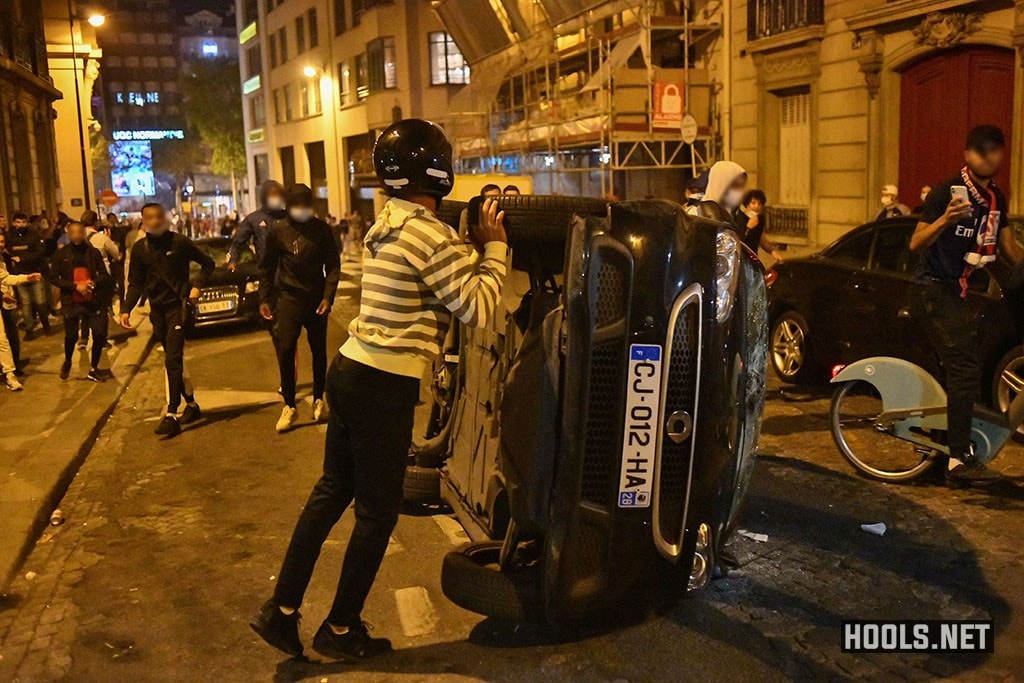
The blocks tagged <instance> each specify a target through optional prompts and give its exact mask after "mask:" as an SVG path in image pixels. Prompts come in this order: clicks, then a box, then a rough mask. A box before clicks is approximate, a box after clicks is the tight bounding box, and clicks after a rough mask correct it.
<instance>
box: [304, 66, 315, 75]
mask: <svg viewBox="0 0 1024 683" xmlns="http://www.w3.org/2000/svg"><path fill="white" fill-rule="evenodd" d="M316 72H317V68H316V67H315V66H311V65H306V66H304V67H302V75H303V76H305V77H306V78H313V77H315V76H316Z"/></svg>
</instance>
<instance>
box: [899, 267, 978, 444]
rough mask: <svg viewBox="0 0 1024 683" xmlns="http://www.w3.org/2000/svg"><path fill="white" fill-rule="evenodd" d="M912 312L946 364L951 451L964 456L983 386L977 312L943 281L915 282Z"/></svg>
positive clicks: (912, 288)
mask: <svg viewBox="0 0 1024 683" xmlns="http://www.w3.org/2000/svg"><path fill="white" fill-rule="evenodd" d="M910 311H911V315H913V317H914V319H915V320H918V321H920V323H921V325H923V326H924V331H925V334H927V335H928V340H929V341H930V342H931V344H932V347H933V348H934V349H935V353H936V354H938V356H939V362H940V363H941V364H942V370H943V373H944V374H945V380H946V381H945V385H946V404H947V405H946V416H947V417H946V419H947V423H948V426H947V429H948V438H949V454H950V457H953V458H957V459H962V458H963V456H964V455H965V454H966V453H968V451H969V449H970V443H971V419H972V417H973V414H974V401H975V399H976V398H977V397H978V388H979V387H980V386H981V367H980V365H979V363H978V329H977V312H976V310H975V309H972V308H971V306H970V304H969V303H968V302H967V300H966V299H961V298H960V296H959V295H958V294H957V293H956V292H955V291H954V290H953V289H952V288H951V287H947V286H945V285H942V284H939V283H935V284H930V285H918V284H915V285H913V286H912V287H911V288H910Z"/></svg>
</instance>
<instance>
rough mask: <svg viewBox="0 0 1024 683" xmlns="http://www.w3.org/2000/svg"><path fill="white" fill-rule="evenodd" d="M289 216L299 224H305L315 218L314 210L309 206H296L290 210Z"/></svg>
mask: <svg viewBox="0 0 1024 683" xmlns="http://www.w3.org/2000/svg"><path fill="white" fill-rule="evenodd" d="M288 215H289V216H291V217H292V220H293V221H295V222H297V223H305V222H306V221H308V220H309V219H310V218H312V217H313V208H312V207H309V206H294V207H292V208H290V209H288Z"/></svg>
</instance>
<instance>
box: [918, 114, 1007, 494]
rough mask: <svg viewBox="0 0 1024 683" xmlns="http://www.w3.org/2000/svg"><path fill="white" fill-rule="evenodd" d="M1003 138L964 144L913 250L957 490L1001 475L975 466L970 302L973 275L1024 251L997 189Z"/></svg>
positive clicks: (985, 130) (984, 133) (986, 128)
mask: <svg viewBox="0 0 1024 683" xmlns="http://www.w3.org/2000/svg"><path fill="white" fill-rule="evenodd" d="M1005 146H1006V142H1005V138H1004V136H1003V132H1002V131H1001V130H1000V129H999V128H997V127H996V126H991V125H983V126H977V127H975V128H973V129H971V131H970V132H969V133H968V135H967V140H966V143H965V145H964V147H965V149H964V161H965V162H966V163H965V165H964V167H963V168H961V169H960V171H959V173H957V174H956V175H954V176H953V177H952V178H951V179H950V180H947V181H946V182H944V183H942V184H940V185H936V186H935V188H934V189H932V191H931V192H930V193H929V194H928V199H927V201H926V202H925V206H924V211H923V212H922V213H921V218H920V222H919V223H918V224H917V228H916V229H915V230H914V234H913V235H912V236H911V238H910V248H911V249H913V250H914V251H918V252H920V253H921V260H920V264H919V266H918V270H917V273H916V274H915V276H914V284H913V285H912V287H911V289H910V308H911V313H912V315H913V316H914V317H915V318H916V319H917V320H918V321H919V322H920V324H921V325H922V326H923V327H924V332H925V334H926V335H927V336H928V340H929V341H930V342H931V344H932V346H933V348H934V349H935V352H936V353H937V354H938V356H939V360H940V362H941V365H942V370H943V372H944V374H945V385H946V394H947V403H946V415H947V422H948V427H947V438H948V441H949V468H948V470H947V472H946V480H947V482H948V483H950V484H952V485H957V484H970V483H990V482H992V481H994V480H995V479H998V478H999V475H998V474H997V473H995V472H993V471H992V470H989V469H988V468H986V467H985V466H984V465H981V464H979V463H978V462H977V461H976V460H974V445H973V444H972V443H971V420H972V416H973V412H974V400H975V399H976V398H977V395H978V388H979V386H980V385H981V368H980V365H979V361H978V325H977V322H978V321H977V319H976V313H977V309H975V308H973V307H972V306H971V303H970V302H969V301H968V300H967V289H968V284H969V281H970V277H971V274H972V273H973V272H974V271H975V270H977V269H979V268H984V267H985V266H986V265H987V264H988V263H991V262H992V261H994V260H995V259H996V249H997V247H998V248H999V249H1001V250H1002V251H1003V253H1004V254H1005V255H1006V256H1007V257H1008V258H1009V259H1010V260H1011V261H1012V262H1013V263H1014V264H1020V263H1021V262H1022V261H1024V251H1022V250H1021V247H1020V246H1019V245H1018V244H1017V240H1016V239H1015V238H1014V236H1013V232H1012V231H1011V230H1006V229H1005V228H1006V225H1007V217H1006V198H1005V197H1004V196H1003V193H1002V191H1001V190H1000V189H999V188H998V187H996V185H995V183H994V182H992V178H993V177H995V175H996V173H998V172H999V167H1000V166H1001V165H1002V162H1003V156H1004V152H1005Z"/></svg>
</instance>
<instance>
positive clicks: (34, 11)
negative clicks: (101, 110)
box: [0, 0, 61, 217]
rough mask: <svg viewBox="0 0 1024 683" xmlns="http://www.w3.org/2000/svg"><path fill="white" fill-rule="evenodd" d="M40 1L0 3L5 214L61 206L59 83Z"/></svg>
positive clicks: (1, 197) (0, 173)
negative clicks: (56, 119) (56, 115)
mask: <svg viewBox="0 0 1024 683" xmlns="http://www.w3.org/2000/svg"><path fill="white" fill-rule="evenodd" d="M42 10H43V8H42V3H40V2H39V0H10V1H8V2H5V3H4V4H3V5H2V6H0V214H3V215H5V216H8V217H10V215H11V214H12V213H14V212H15V211H24V212H25V213H37V212H39V211H41V210H43V209H46V210H47V212H48V213H50V214H53V213H55V212H56V209H57V201H58V176H57V152H56V149H55V143H54V135H53V115H54V109H53V103H54V101H55V100H57V99H59V98H60V97H61V93H60V91H59V90H57V89H56V88H55V87H54V85H53V79H52V78H51V77H50V72H49V66H48V64H47V57H46V39H45V38H44V35H43V11H42Z"/></svg>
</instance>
